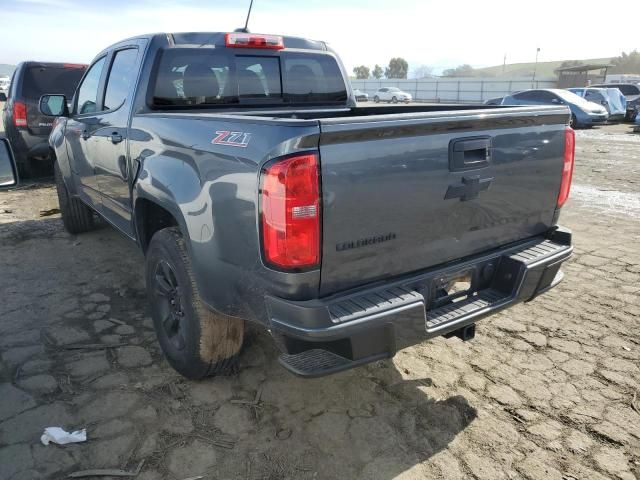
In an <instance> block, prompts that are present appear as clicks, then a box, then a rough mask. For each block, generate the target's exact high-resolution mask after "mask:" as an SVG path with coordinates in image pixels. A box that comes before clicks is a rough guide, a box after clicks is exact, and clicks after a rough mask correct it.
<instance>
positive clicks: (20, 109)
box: [13, 102, 27, 127]
mask: <svg viewBox="0 0 640 480" xmlns="http://www.w3.org/2000/svg"><path fill="white" fill-rule="evenodd" d="M13 124H14V125H15V126H16V127H26V126H27V105H26V104H24V103H23V102H13Z"/></svg>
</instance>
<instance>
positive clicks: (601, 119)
mask: <svg viewBox="0 0 640 480" xmlns="http://www.w3.org/2000/svg"><path fill="white" fill-rule="evenodd" d="M608 119H609V115H586V116H585V118H584V119H582V123H584V124H585V125H602V124H604V123H606V122H607V120H608ZM578 121H580V119H578Z"/></svg>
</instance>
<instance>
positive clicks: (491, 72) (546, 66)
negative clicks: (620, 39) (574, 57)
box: [475, 57, 611, 78]
mask: <svg viewBox="0 0 640 480" xmlns="http://www.w3.org/2000/svg"><path fill="white" fill-rule="evenodd" d="M563 61H564V60H558V61H556V62H538V67H537V68H536V76H537V77H540V78H542V77H555V76H556V74H555V72H554V70H555V69H556V68H558V67H559V66H560V65H561V64H562V62H563ZM579 61H580V62H582V63H610V62H611V57H609V58H589V59H587V60H579ZM534 66H535V63H534V62H531V63H507V65H505V67H504V73H503V71H502V68H503V67H502V65H496V66H494V67H486V68H476V69H475V71H476V72H478V74H477V75H475V76H481V75H483V74H484V75H486V76H490V77H502V76H505V77H530V76H531V75H532V74H533V67H534Z"/></svg>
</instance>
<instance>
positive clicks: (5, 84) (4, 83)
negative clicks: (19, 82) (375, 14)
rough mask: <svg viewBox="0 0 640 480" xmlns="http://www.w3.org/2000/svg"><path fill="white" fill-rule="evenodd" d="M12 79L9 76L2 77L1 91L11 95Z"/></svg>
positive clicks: (0, 80) (0, 79)
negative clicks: (10, 83) (10, 84)
mask: <svg viewBox="0 0 640 480" xmlns="http://www.w3.org/2000/svg"><path fill="white" fill-rule="evenodd" d="M10 81H11V80H9V78H8V77H6V78H0V92H1V93H4V94H5V95H9V82H10Z"/></svg>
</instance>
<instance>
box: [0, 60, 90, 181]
mask: <svg viewBox="0 0 640 480" xmlns="http://www.w3.org/2000/svg"><path fill="white" fill-rule="evenodd" d="M85 68H86V65H77V64H69V63H42V62H22V63H20V64H19V65H18V66H17V67H16V69H15V71H14V72H13V77H12V80H11V87H10V88H9V94H8V95H7V97H8V98H7V103H5V105H4V109H3V112H2V113H3V115H2V118H3V120H4V128H5V135H6V137H7V139H8V140H9V143H10V144H11V147H12V149H13V152H14V155H15V157H16V162H17V164H18V169H19V171H20V174H21V176H26V177H33V176H38V175H40V174H42V173H46V172H47V171H51V168H52V166H53V160H52V159H51V158H50V155H49V153H50V149H49V142H48V139H49V133H51V129H52V127H53V120H54V119H53V117H52V116H50V115H44V114H42V113H41V112H40V111H39V110H38V101H39V100H40V97H41V96H42V95H43V94H45V93H59V94H63V95H65V96H66V97H67V98H71V96H72V95H73V92H74V90H75V88H76V86H77V85H78V82H79V81H80V79H81V78H82V74H83V73H84V71H85Z"/></svg>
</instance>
